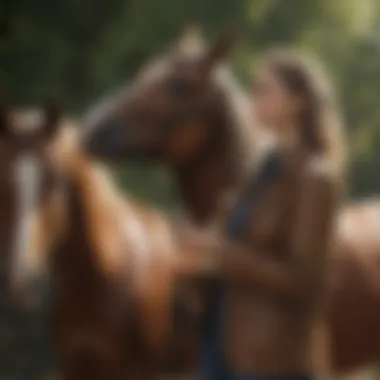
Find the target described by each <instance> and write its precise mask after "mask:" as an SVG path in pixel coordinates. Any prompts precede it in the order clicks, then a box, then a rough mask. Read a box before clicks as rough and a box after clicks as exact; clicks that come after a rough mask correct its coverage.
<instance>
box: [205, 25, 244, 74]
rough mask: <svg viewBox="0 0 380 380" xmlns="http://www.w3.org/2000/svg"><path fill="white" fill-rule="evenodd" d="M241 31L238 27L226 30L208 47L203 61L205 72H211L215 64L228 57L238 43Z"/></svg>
mask: <svg viewBox="0 0 380 380" xmlns="http://www.w3.org/2000/svg"><path fill="white" fill-rule="evenodd" d="M238 36H239V33H238V31H237V29H236V28H230V29H228V30H226V31H225V32H224V33H223V34H222V35H221V36H220V37H219V38H218V39H217V40H216V42H215V43H214V44H213V45H212V46H211V47H210V48H209V49H208V52H207V53H206V55H205V57H204V61H203V65H202V68H203V70H205V73H208V72H210V71H211V70H212V69H213V68H214V67H215V66H217V65H218V64H219V63H220V62H222V61H223V60H224V59H226V58H227V56H228V54H229V53H230V51H231V50H232V48H233V47H234V45H235V44H236V42H237V40H238Z"/></svg>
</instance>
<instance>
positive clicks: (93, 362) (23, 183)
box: [1, 107, 178, 380]
mask: <svg viewBox="0 0 380 380" xmlns="http://www.w3.org/2000/svg"><path fill="white" fill-rule="evenodd" d="M1 116H2V120H3V121H4V124H2V128H3V133H4V134H3V143H4V144H5V145H7V146H8V147H9V148H10V149H11V150H12V159H13V160H14V161H15V162H21V164H20V167H18V166H15V167H14V170H16V171H15V172H14V171H10V173H9V174H10V175H17V180H18V181H19V182H17V186H19V187H18V189H19V191H20V192H22V193H23V196H22V197H21V198H20V199H21V200H22V201H21V202H20V205H19V207H20V209H22V217H21V218H20V221H22V222H23V223H25V224H22V223H21V225H19V224H17V223H16V225H17V228H18V231H20V232H19V234H18V235H17V239H16V240H15V242H16V251H15V255H14V256H13V257H12V260H11V274H12V275H11V277H10V281H11V284H12V286H11V289H12V290H13V291H15V292H16V294H17V295H20V294H24V291H25V289H26V286H27V285H28V279H29V278H30V274H31V273H33V272H32V271H31V270H32V269H33V268H39V267H40V266H41V265H42V264H43V263H45V262H46V259H47V254H48V252H49V257H48V258H49V260H48V269H49V272H50V277H51V279H52V281H53V285H54V286H53V289H52V296H51V311H52V314H51V321H50V335H51V339H52V343H53V346H54V348H55V351H56V354H57V356H58V359H59V363H60V366H61V370H62V373H63V378H64V379H66V380H76V379H78V380H79V379H80V380H86V379H88V380H90V379H91V380H96V379H99V380H100V379H102V380H104V379H110V380H118V379H120V380H121V379H136V380H137V379H152V380H153V379H155V378H157V376H158V374H159V372H160V371H161V368H160V367H161V365H162V360H163V355H164V353H165V352H164V351H165V343H166V342H167V339H168V337H167V333H168V326H169V321H170V317H171V314H170V313H171V305H170V300H171V299H172V298H173V297H172V295H171V292H172V285H173V278H174V272H175V271H174V269H175V267H174V265H173V264H174V260H173V259H174V257H175V256H174V255H173V253H174V252H175V250H176V249H177V248H178V247H177V245H176V244H177V240H175V239H174V238H173V234H172V227H171V225H170V224H169V223H168V222H167V221H166V220H165V219H163V218H162V217H161V216H160V215H159V214H158V213H157V212H155V211H153V210H149V209H145V208H143V207H141V206H139V205H137V204H135V202H133V201H131V200H126V199H125V198H124V197H122V196H121V194H120V193H119V192H118V191H117V190H116V187H115V185H114V184H113V182H112V179H111V178H110V177H109V175H108V174H107V171H105V169H103V168H101V167H100V166H99V165H95V164H93V163H92V162H91V161H90V160H89V159H88V158H87V157H86V156H85V155H84V154H82V153H81V152H80V150H79V149H78V148H77V133H76V130H75V129H73V128H71V127H69V126H67V127H65V126H63V127H62V128H58V126H62V125H64V124H65V123H60V120H59V113H58V110H57V108H54V107H48V108H47V109H46V111H45V114H44V117H41V116H40V118H39V120H40V122H39V123H37V124H36V125H35V127H36V128H35V131H34V132H33V133H32V134H30V135H28V137H27V138H26V137H25V140H23V141H21V139H20V136H18V135H14V134H12V133H11V132H10V131H12V130H13V128H14V124H15V123H16V121H15V120H14V118H13V117H12V116H11V112H10V111H6V110H2V115H1ZM17 122H18V121H17ZM21 122H22V121H21ZM66 124H67V123H66ZM23 144H25V145H23ZM16 146H17V147H19V146H23V147H25V149H23V150H22V152H24V153H25V154H22V155H21V150H20V149H15V147H16ZM21 206H22V207H21ZM21 243H22V244H21ZM19 244H20V245H19ZM36 254H39V259H37V260H36Z"/></svg>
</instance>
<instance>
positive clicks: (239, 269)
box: [185, 166, 337, 296]
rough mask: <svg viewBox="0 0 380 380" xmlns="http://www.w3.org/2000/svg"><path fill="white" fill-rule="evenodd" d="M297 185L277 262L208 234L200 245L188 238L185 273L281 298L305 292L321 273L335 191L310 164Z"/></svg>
mask: <svg viewBox="0 0 380 380" xmlns="http://www.w3.org/2000/svg"><path fill="white" fill-rule="evenodd" d="M300 186H301V189H300V197H299V199H298V206H297V210H296V217H295V222H294V225H293V228H292V229H291V230H292V235H291V236H290V237H289V241H290V243H289V246H288V252H289V253H288V254H287V256H286V257H284V259H283V260H281V259H274V258H273V257H272V256H269V255H266V254H265V252H260V253H258V252H254V250H253V249H252V248H251V247H249V246H248V245H243V244H239V243H233V242H230V241H223V242H222V241H220V240H219V241H218V239H217V238H216V237H210V236H209V237H208V239H206V240H205V241H202V239H199V240H198V241H196V240H197V238H196V236H194V239H195V240H194V242H195V245H194V247H196V246H198V249H197V251H198V252H193V254H192V255H191V254H190V255H189V261H188V262H187V269H188V273H189V274H191V273H193V274H195V275H204V276H207V275H209V276H217V277H222V278H225V279H226V280H231V281H236V282H243V283H244V282H246V283H250V284H252V285H256V286H260V287H261V288H263V289H265V288H266V289H268V290H269V291H271V292H274V293H278V294H283V295H289V296H292V295H293V296H299V295H302V294H308V292H309V290H310V287H313V286H315V285H316V282H318V281H320V277H321V275H322V272H323V270H324V266H325V262H326V258H327V254H328V250H329V242H330V237H331V231H332V221H333V218H334V213H335V209H336V204H337V191H336V190H337V187H336V184H335V181H334V180H333V179H332V178H331V177H330V176H329V174H328V173H326V172H324V171H322V170H321V169H320V168H314V167H311V166H310V170H308V171H306V172H305V175H304V176H303V178H301V184H300ZM202 244H203V246H202ZM192 256H193V257H192ZM191 260H192V261H191ZM185 272H186V271H185Z"/></svg>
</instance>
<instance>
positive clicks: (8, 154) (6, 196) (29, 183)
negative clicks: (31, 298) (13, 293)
mask: <svg viewBox="0 0 380 380" xmlns="http://www.w3.org/2000/svg"><path fill="white" fill-rule="evenodd" d="M59 114H60V112H59V109H58V107H57V106H56V105H55V104H54V102H49V104H48V105H47V106H46V107H45V109H44V111H43V112H38V111H36V110H18V111H16V110H13V109H11V108H10V107H8V106H7V105H6V104H5V103H4V102H3V103H2V104H1V106H0V170H1V176H0V210H1V214H0V245H1V248H2V249H1V256H0V260H1V265H0V268H1V271H2V275H1V278H2V282H3V285H2V289H5V287H6V286H8V285H10V286H11V289H12V290H16V287H17V286H18V285H17V284H19V283H20V282H21V280H22V278H23V277H24V276H25V275H26V273H30V272H31V271H32V268H31V266H33V264H32V263H31V262H28V261H26V260H24V259H25V257H26V256H25V254H26V251H27V250H29V251H30V250H32V249H33V247H34V246H35V245H36V244H37V242H36V239H38V237H37V236H36V234H35V222H36V218H35V216H36V213H37V210H39V209H40V207H41V205H42V204H43V203H44V201H45V198H46V196H47V194H48V192H49V191H48V190H49V189H50V187H51V186H50V185H51V183H52V181H53V177H52V171H51V170H49V167H50V162H49V159H48V157H47V155H46V151H45V147H46V146H47V145H48V143H49V141H50V139H51V138H52V136H53V135H54V132H55V127H56V124H57V121H58V119H59ZM36 255H38V252H36ZM35 259H36V260H37V257H35ZM8 280H9V282H8Z"/></svg>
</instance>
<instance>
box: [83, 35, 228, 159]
mask: <svg viewBox="0 0 380 380" xmlns="http://www.w3.org/2000/svg"><path fill="white" fill-rule="evenodd" d="M234 41H235V38H234V36H233V34H232V33H228V34H227V33H226V34H225V35H223V36H221V37H220V38H219V39H218V40H217V41H216V42H215V43H214V44H213V45H212V46H211V47H209V48H206V47H205V46H204V45H203V41H202V40H201V39H200V38H199V36H198V35H197V33H196V31H195V30H187V31H186V32H185V33H184V34H183V35H182V36H181V38H180V39H179V41H178V42H177V43H176V44H174V46H173V47H171V48H170V49H169V50H168V51H167V52H166V53H165V54H162V55H161V56H159V57H158V58H156V59H154V60H153V61H152V62H151V63H150V64H148V65H146V66H145V67H144V68H143V69H142V70H141V72H140V73H139V74H138V75H137V78H136V79H135V81H134V82H132V83H130V84H126V85H125V86H124V87H123V88H122V89H121V90H120V92H118V93H116V94H113V95H111V96H109V97H108V99H107V100H106V101H105V102H104V103H103V104H101V105H100V106H96V107H94V109H93V111H92V112H89V114H88V115H87V117H86V119H85V124H87V130H86V138H85V140H84V144H85V148H86V150H87V151H88V152H90V153H92V154H93V155H95V156H98V157H99V158H104V159H113V160H120V159H123V158H131V157H139V158H153V159H158V158H159V159H164V160H166V162H167V161H169V162H170V163H171V164H173V165H182V164H185V163H186V162H188V161H189V160H190V159H191V157H193V156H195V155H196V154H197V153H199V151H201V150H206V149H207V146H208V144H209V143H210V140H213V139H215V138H217V134H218V133H219V131H217V130H216V128H213V127H214V126H215V124H217V121H218V119H220V118H221V117H222V116H221V113H222V112H224V109H225V107H224V102H225V99H224V98H223V93H222V91H221V89H220V88H219V85H218V81H217V80H216V76H217V71H218V69H219V67H220V64H221V63H222V61H223V60H224V59H225V58H226V56H227V55H228V53H229V52H230V50H231V47H232V45H233V43H234ZM206 125H207V127H206Z"/></svg>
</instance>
